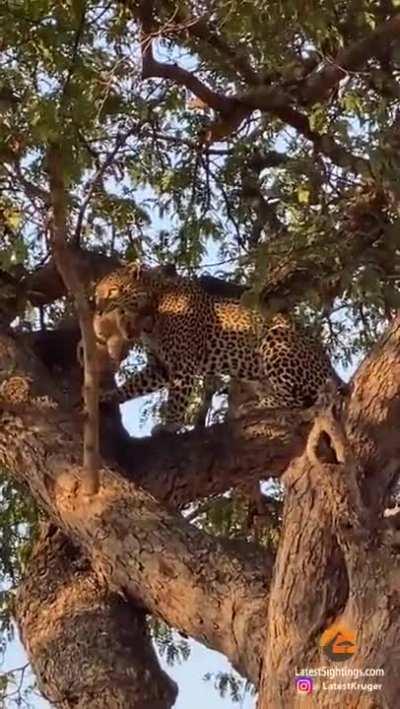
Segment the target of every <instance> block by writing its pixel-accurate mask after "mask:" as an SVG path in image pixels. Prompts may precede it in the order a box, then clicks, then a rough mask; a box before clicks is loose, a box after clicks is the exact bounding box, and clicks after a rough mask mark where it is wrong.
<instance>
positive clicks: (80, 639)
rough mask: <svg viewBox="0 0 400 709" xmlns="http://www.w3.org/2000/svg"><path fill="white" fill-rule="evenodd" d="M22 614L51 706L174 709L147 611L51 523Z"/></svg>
mask: <svg viewBox="0 0 400 709" xmlns="http://www.w3.org/2000/svg"><path fill="white" fill-rule="evenodd" d="M15 611H16V620H17V623H18V627H19V631H20V634H21V639H22V642H23V644H24V646H25V650H26V651H27V653H28V657H29V660H30V663H31V666H32V669H33V671H34V673H35V676H36V678H37V681H38V684H39V689H40V691H41V693H42V694H43V696H44V697H46V699H47V700H48V701H49V702H50V703H51V705H52V706H57V707H63V708H64V709H72V707H74V709H86V707H87V708H88V709H89V708H93V709H99V708H100V707H104V708H106V707H115V709H118V707H121V709H122V708H125V707H132V709H168V708H169V707H172V706H173V704H174V702H175V699H176V695H177V687H176V685H175V682H173V681H172V680H171V679H170V678H169V677H168V676H167V675H166V674H165V672H163V670H162V669H161V667H160V665H159V662H158V660H157V657H156V654H155V651H154V648H153V646H152V643H151V638H150V635H149V633H148V630H147V627H146V619H145V615H144V613H143V610H141V609H139V608H137V607H135V606H134V604H132V603H131V604H128V603H127V602H126V601H124V600H123V598H122V597H121V595H119V594H117V593H115V592H113V591H112V590H111V589H110V588H109V587H108V585H107V583H106V581H105V579H104V578H101V577H99V576H98V575H96V574H95V573H94V571H93V570H92V568H91V566H90V564H89V562H88V561H87V560H85V559H84V558H83V557H82V556H81V554H80V552H79V550H78V549H76V548H75V547H74V546H73V545H72V544H71V542H70V541H69V540H68V539H67V538H66V537H64V535H63V534H62V533H61V532H60V531H57V530H56V529H55V528H54V527H52V526H51V525H46V527H44V528H43V530H42V533H41V535H40V538H39V540H38V541H37V543H36V547H35V549H34V551H33V554H32V556H31V557H30V560H29V563H28V565H27V567H26V570H25V578H24V581H23V582H22V584H20V586H19V588H18V593H17V596H16V601H15ZM89 659H90V661H89Z"/></svg>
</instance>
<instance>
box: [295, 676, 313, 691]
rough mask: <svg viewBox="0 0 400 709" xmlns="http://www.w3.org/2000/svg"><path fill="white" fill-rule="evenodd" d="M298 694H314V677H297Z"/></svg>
mask: <svg viewBox="0 0 400 709" xmlns="http://www.w3.org/2000/svg"><path fill="white" fill-rule="evenodd" d="M295 681H296V690H297V694H312V691H313V680H312V677H296V680H295Z"/></svg>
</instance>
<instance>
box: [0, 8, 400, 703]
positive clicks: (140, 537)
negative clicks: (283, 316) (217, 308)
mask: <svg viewBox="0 0 400 709" xmlns="http://www.w3.org/2000/svg"><path fill="white" fill-rule="evenodd" d="M396 6H397V3H396V2H375V1H373V0H360V1H359V2H357V3H329V2H322V3H321V2H318V3H316V2H312V1H311V0H310V1H308V0H307V1H306V0H304V1H300V0H296V1H295V0H292V1H290V0H287V1H286V2H284V3H271V4H269V3H268V4H266V3H265V2H258V1H256V2H251V3H248V2H243V0H242V1H241V2H237V0H231V2H230V3H228V4H227V3H224V2H221V1H220V0H216V2H214V3H212V5H210V4H209V3H202V2H196V3H192V2H189V1H188V2H168V1H167V0H157V1H156V0H154V2H153V1H152V0H140V1H138V2H137V1H135V0H126V1H125V2H122V1H121V2H118V1H117V0H115V2H99V0H62V1H61V2H57V3H53V2H50V1H49V0H35V2H31V1H30V0H20V1H19V2H7V3H3V5H2V6H1V8H0V27H1V30H0V32H1V41H0V67H1V68H0V111H1V115H0V155H1V167H0V190H1V192H0V210H1V251H0V267H1V271H0V326H1V333H0V380H1V381H0V464H1V469H2V475H3V478H2V497H1V509H2V532H1V533H2V542H3V544H2V547H3V549H2V555H1V563H2V571H3V575H4V577H5V580H6V582H7V589H8V590H6V591H5V592H3V593H2V616H1V618H2V632H3V634H4V637H6V633H7V631H8V629H9V627H10V616H11V613H13V614H14V616H15V618H16V620H17V623H18V625H19V628H20V631H21V634H22V638H23V641H24V644H25V648H26V650H27V653H28V656H29V660H30V662H31V664H32V667H33V668H34V671H35V674H36V677H37V681H38V685H39V688H40V689H41V691H42V692H43V693H44V695H45V696H47V697H48V698H49V700H50V701H51V702H52V703H54V704H57V705H60V706H65V707H71V706H82V707H90V706H93V707H96V708H97V707H101V706H104V707H114V706H124V707H128V706H129V707H141V708H143V707H160V709H161V707H169V706H172V705H173V703H174V700H175V697H176V691H177V688H176V686H175V685H174V683H173V682H172V681H171V680H170V679H169V678H168V677H167V676H166V674H165V673H164V672H163V671H162V670H161V668H160V666H159V664H158V660H157V658H156V656H155V653H154V650H153V647H152V644H151V630H150V625H151V624H150V621H149V617H151V618H152V619H153V620H152V628H153V630H152V633H153V636H154V635H155V636H156V637H157V635H158V637H160V632H161V631H160V628H159V626H158V625H157V623H159V621H162V622H163V623H165V624H166V625H167V626H168V627H170V628H176V629H177V630H179V631H180V632H181V633H183V634H186V635H188V636H190V637H193V638H196V639H198V640H200V642H202V643H204V644H205V645H207V646H208V647H211V648H214V649H218V650H220V651H221V652H222V653H224V654H225V655H226V656H227V657H228V658H229V659H230V661H231V662H232V664H233V666H234V667H235V668H236V669H237V670H238V671H239V672H240V673H241V675H242V676H243V677H244V678H246V679H248V680H249V681H250V682H252V683H253V684H254V686H255V687H256V688H257V689H258V706H259V707H260V708H261V707H262V708H263V709H264V708H265V707H268V708H270V707H277V708H278V707H288V706H296V705H297V701H298V699H297V695H296V694H295V686H294V677H295V672H296V670H297V669H299V668H318V667H320V666H324V667H326V666H329V667H333V668H334V667H337V665H336V664H335V663H334V662H333V664H332V662H331V663H330V664H329V661H328V660H327V657H326V655H325V654H324V653H325V651H324V649H323V648H322V647H321V645H320V638H321V636H323V634H324V632H325V631H327V632H328V633H329V631H330V629H331V628H333V630H334V631H335V632H334V633H333V635H330V636H329V640H327V642H326V643H325V645H326V646H327V647H328V648H329V647H330V648H331V649H332V647H333V644H334V642H335V639H337V633H338V632H339V631H340V630H341V631H342V632H344V630H343V629H345V630H346V629H347V647H349V646H350V647H351V648H353V649H354V646H356V648H357V649H356V652H354V654H353V655H352V657H351V659H349V660H348V661H347V663H346V665H345V666H346V667H347V668H350V669H353V670H355V671H359V672H360V671H366V670H368V668H375V669H378V670H380V671H382V670H383V671H384V676H382V677H379V682H380V683H381V685H382V686H381V690H380V691H373V692H372V691H371V692H366V691H364V690H363V689H362V687H361V688H360V687H358V688H357V687H353V688H347V689H345V690H343V691H341V692H334V691H328V690H327V689H324V688H323V687H321V688H320V689H319V694H318V702H320V703H321V706H324V707H327V708H328V709H329V707H334V706H338V705H340V706H343V705H345V706H349V707H356V706H357V707H387V706H390V707H392V706H393V707H394V706H395V704H396V698H397V697H398V696H399V678H398V677H399V673H398V672H396V669H397V668H398V660H399V648H400V637H399V636H400V617H399V611H400V604H399V545H400V540H399V532H398V527H399V520H398V517H399V514H398V513H397V515H396V514H394V515H392V516H391V517H386V516H385V514H384V512H385V510H386V509H387V508H388V505H389V504H390V500H391V499H392V498H393V494H394V490H395V486H396V481H397V480H398V476H399V463H398V458H399V450H398V435H397V430H398V424H399V405H398V401H399V395H400V390H399V387H400V384H399V382H400V371H399V370H400V321H399V319H398V316H397V315H396V310H397V307H398V285H399V284H398V281H399V278H400V273H399V233H400V232H399V195H400V191H399V174H400V173H399V167H400V166H399V160H398V148H399V136H400V113H399V111H398V99H399V93H400V84H399V78H400V77H399V74H400V55H399V51H400V49H399V48H400V41H399V40H400V15H399V14H398V13H397V12H396ZM118 258H125V259H132V258H139V259H143V260H145V261H147V262H149V263H153V264H154V263H157V264H168V263H171V262H173V263H174V264H175V266H176V268H177V269H178V270H180V271H182V272H185V273H188V274H190V275H194V274H197V275H198V276H201V277H202V283H203V286H204V288H207V289H209V290H210V291H212V292H216V291H218V292H220V293H226V294H230V295H232V296H233V297H242V298H243V299H244V301H245V302H246V303H248V304H249V306H252V307H254V306H256V305H257V306H258V307H260V308H261V309H263V311H264V312H265V316H266V317H269V316H270V314H271V313H273V312H276V311H290V312H295V314H296V316H297V317H298V318H300V319H301V320H303V321H304V323H306V324H307V325H309V326H310V327H313V328H314V329H315V330H316V331H317V332H318V333H319V336H320V337H321V338H323V339H324V340H325V343H326V346H327V347H328V348H329V350H330V353H331V355H332V358H334V359H335V361H336V362H338V363H339V364H340V365H341V366H342V368H343V367H345V366H347V365H349V364H353V366H354V365H355V364H356V363H357V362H358V361H359V360H360V359H361V358H362V357H364V356H365V355H366V354H367V353H368V355H367V356H366V358H365V359H364V361H363V362H362V364H361V365H360V366H359V368H358V370H357V372H356V374H355V375H354V377H353V379H352V382H351V387H350V391H349V394H348V397H347V400H346V402H345V405H344V406H339V405H338V402H337V401H336V399H335V398H333V399H332V398H331V399H330V401H329V402H328V404H327V406H326V407H325V408H324V407H322V408H321V406H320V407H319V408H318V407H316V408H315V409H314V410H313V411H312V416H308V417H306V416H304V415H303V416H301V415H299V414H297V415H296V414H295V413H293V412H288V411H286V412H284V411H283V412H282V411H281V412H275V413H274V414H271V412H268V411H266V410H264V409H263V408H262V406H259V405H256V402H255V401H254V398H253V399H252V397H251V395H250V394H249V392H243V391H240V386H238V384H237V383H232V386H231V392H230V395H229V402H228V411H227V412H224V411H220V412H219V414H218V416H216V421H215V422H211V424H212V425H207V426H204V420H203V421H202V420H200V419H199V420H198V421H197V426H195V427H194V429H193V430H190V431H188V432H187V433H184V434H180V435H179V436H171V435H169V436H167V435H166V436H162V437H158V438H144V439H134V438H130V437H129V436H128V434H127V433H126V431H125V429H124V428H123V426H122V423H121V418H120V413H119V411H118V410H114V409H110V410H108V411H107V412H105V413H104V415H102V416H101V418H100V436H99V441H100V443H101V451H100V453H101V458H100V459H97V455H96V453H97V451H96V448H97V442H98V438H97V418H98V416H97V413H98V412H97V408H98V407H97V393H98V392H97V383H96V377H95V374H96V373H95V368H93V366H92V364H91V362H92V360H91V355H92V354H93V348H94V347H95V343H94V339H93V332H92V329H91V321H90V310H89V301H88V299H87V295H88V294H89V295H90V292H91V288H92V285H93V283H94V281H95V280H96V279H97V278H99V277H100V276H101V275H103V274H104V273H106V272H107V271H109V270H110V269H112V268H113V267H114V266H115V264H116V263H117V261H118ZM210 263H211V265H210ZM77 316H78V319H79V323H80V326H81V330H82V332H83V336H84V344H85V384H86V388H85V395H86V405H87V411H88V413H89V416H88V417H86V419H83V417H82V416H80V415H79V414H77V410H78V409H77V404H78V403H79V402H80V396H81V395H80V391H81V385H82V381H81V371H80V368H79V366H78V364H77V361H76V345H77V342H78V339H79V327H78V321H77ZM378 338H380V339H378ZM373 344H374V345H375V346H374V347H373V348H372V345H373ZM209 384H210V386H211V388H213V387H219V386H220V384H219V382H212V383H209ZM235 387H236V388H235ZM203 419H204V416H203ZM202 424H203V425H202ZM83 429H84V438H85V457H84V460H83V461H82V431H83ZM172 443H173V445H171V444H172ZM88 472H89V473H91V475H92V477H91V478H88ZM98 472H99V477H100V489H99V491H98V492H97V493H96V494H92V495H90V496H85V495H84V494H83V491H82V488H81V486H80V484H79V483H82V480H83V479H85V480H86V482H87V483H88V484H91V483H93V481H94V478H95V476H96V474H97V473H98ZM85 476H86V478H85ZM93 476H94V477H93ZM272 478H274V479H277V480H280V481H281V482H283V483H284V487H285V493H284V496H283V503H282V501H281V500H280V499H279V497H278V496H277V495H276V494H274V495H271V496H270V498H268V497H267V495H266V494H265V491H264V493H263V494H261V496H260V494H259V485H260V481H265V480H268V479H272ZM255 491H256V492H257V491H258V492H257V494H256V495H255ZM282 504H283V508H282ZM39 517H40V519H41V522H40V524H39ZM34 540H35V546H34V549H33V551H32V544H33V543H34ZM22 576H24V579H23V580H22ZM17 585H18V592H17V593H16V594H14V592H13V591H14V588H15V587H16V586H17ZM10 587H11V588H10ZM14 596H15V597H14ZM11 599H13V601H12V602H11ZM336 631H337V632H336ZM350 637H351V640H349V638H350ZM345 639H346V638H345ZM352 643H353V644H352ZM354 644H355V645H354ZM348 652H349V654H351V653H350V651H348ZM355 676H356V673H355ZM360 676H361V675H360ZM143 678H144V681H143ZM363 681H366V680H363ZM6 684H7V678H5V679H3V681H2V684H1V685H0V690H1V691H3V690H4V692H6V691H7V687H6ZM321 684H322V682H321Z"/></svg>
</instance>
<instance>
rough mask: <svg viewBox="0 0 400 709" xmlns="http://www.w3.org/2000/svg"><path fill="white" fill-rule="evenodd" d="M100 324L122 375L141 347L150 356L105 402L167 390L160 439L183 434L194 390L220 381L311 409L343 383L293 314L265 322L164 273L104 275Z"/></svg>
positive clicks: (100, 337) (125, 267)
mask: <svg viewBox="0 0 400 709" xmlns="http://www.w3.org/2000/svg"><path fill="white" fill-rule="evenodd" d="M93 325H94V330H95V334H96V338H97V341H98V344H99V347H101V348H103V350H104V349H107V350H108V354H109V357H110V359H111V360H113V362H114V364H115V367H116V368H117V367H118V364H119V362H120V360H121V359H122V357H123V356H125V355H126V352H127V351H129V349H130V348H132V347H134V346H135V345H141V346H142V347H143V348H144V350H145V351H146V353H147V355H148V359H147V364H146V365H145V366H144V367H143V368H142V369H140V370H139V371H136V372H134V373H133V374H132V376H129V377H128V378H127V379H126V381H125V382H124V383H122V384H120V385H119V386H117V387H114V388H113V389H106V390H105V391H102V392H101V396H100V400H101V402H102V403H103V404H104V403H114V404H115V403H117V404H122V403H124V402H126V401H128V400H130V399H133V398H136V397H140V396H142V395H144V394H150V393H153V392H156V391H160V390H163V389H167V390H168V400H167V405H166V408H165V421H164V424H163V425H162V426H160V425H158V426H156V428H155V430H154V431H153V432H154V433H155V432H159V431H161V430H164V431H174V432H176V431H179V430H180V429H181V428H182V426H183V425H184V423H185V421H186V412H187V410H188V406H189V402H190V400H191V397H192V394H193V391H194V389H195V386H196V383H198V381H199V380H201V379H203V380H204V379H206V378H208V377H212V376H215V375H218V376H221V375H227V376H228V377H230V378H231V379H232V380H239V381H240V380H243V381H244V382H250V383H252V386H253V387H254V386H256V387H257V386H259V387H260V388H261V387H262V388H263V391H267V406H268V407H272V408H274V407H276V408H282V407H283V408H289V409H308V408H310V407H312V406H313V405H314V404H315V402H316V401H317V399H318V393H319V391H320V390H321V388H323V387H324V386H325V385H326V382H327V381H333V382H335V384H336V385H337V386H338V387H339V388H340V387H341V385H342V382H341V380H340V378H339V377H338V375H337V373H336V372H335V370H334V368H333V366H332V364H331V362H330V359H329V357H328V355H327V352H326V350H325V349H324V347H323V346H322V344H321V342H320V340H319V339H318V338H315V337H314V336H313V335H312V334H311V333H310V332H309V331H308V330H307V329H306V328H305V327H303V326H301V325H300V324H299V323H298V322H297V320H296V319H295V318H294V317H293V316H292V315H289V314H287V313H275V314H273V315H272V316H270V317H265V316H264V315H263V314H262V313H261V312H260V311H258V310H256V309H253V308H251V307H248V306H247V305H245V304H243V303H242V302H241V300H236V299H233V298H227V297H221V296H217V295H211V294H209V293H208V292H207V291H206V290H205V288H204V287H203V285H202V284H201V283H200V282H199V281H198V280H197V279H196V278H191V277H187V276H182V275H178V273H177V272H176V271H174V270H173V271H172V272H171V271H170V270H168V269H164V268H162V267H150V266H147V265H144V264H142V263H137V262H133V263H126V264H122V265H121V266H119V267H118V268H116V269H115V270H114V271H112V272H111V273H109V274H108V275H106V276H104V277H103V278H102V279H101V280H100V281H99V282H98V283H97V286H96V288H95V313H94V319H93Z"/></svg>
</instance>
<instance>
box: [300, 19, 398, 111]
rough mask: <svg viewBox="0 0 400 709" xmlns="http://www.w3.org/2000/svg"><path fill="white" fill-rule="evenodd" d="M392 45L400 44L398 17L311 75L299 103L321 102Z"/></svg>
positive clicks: (342, 51) (303, 88)
mask: <svg viewBox="0 0 400 709" xmlns="http://www.w3.org/2000/svg"><path fill="white" fill-rule="evenodd" d="M395 41H396V42H400V13H398V14H396V15H394V16H393V17H391V18H390V19H389V20H387V22H384V23H382V24H381V25H379V27H377V28H376V29H375V30H373V31H372V32H370V33H369V34H368V35H367V36H366V37H364V39H361V40H360V41H358V42H355V43H354V44H352V45H350V46H349V47H345V48H344V49H342V50H341V51H340V52H339V54H337V56H336V57H335V58H334V59H332V60H331V61H327V62H325V64H324V66H323V67H322V68H321V69H318V70H316V71H315V72H313V73H312V74H310V76H308V77H307V79H306V80H305V82H304V85H303V87H302V88H301V91H300V98H301V101H302V103H304V104H310V103H316V102H322V101H324V100H325V99H326V98H327V97H328V96H329V94H330V92H331V91H332V89H334V88H335V86H336V85H337V84H339V83H340V81H342V79H344V78H346V77H347V76H348V74H349V73H350V72H355V71H357V70H358V69H360V68H361V67H363V66H364V65H365V64H366V63H367V61H368V60H369V59H371V58H372V57H375V56H378V55H379V53H380V52H381V50H382V47H387V45H389V44H391V43H392V42H395Z"/></svg>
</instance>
